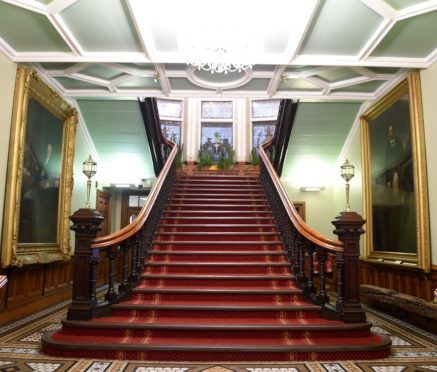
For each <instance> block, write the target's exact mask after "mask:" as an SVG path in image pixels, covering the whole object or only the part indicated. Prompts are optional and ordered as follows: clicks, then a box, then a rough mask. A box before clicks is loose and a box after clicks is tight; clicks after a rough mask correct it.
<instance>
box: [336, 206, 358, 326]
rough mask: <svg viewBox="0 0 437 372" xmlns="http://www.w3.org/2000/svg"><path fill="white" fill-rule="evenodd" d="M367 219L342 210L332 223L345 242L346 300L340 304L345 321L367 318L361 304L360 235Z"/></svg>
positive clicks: (344, 275) (344, 273) (339, 236)
mask: <svg viewBox="0 0 437 372" xmlns="http://www.w3.org/2000/svg"><path fill="white" fill-rule="evenodd" d="M365 222H366V221H365V220H363V218H362V217H361V216H360V215H359V214H357V213H355V212H341V213H340V215H339V216H337V217H336V219H335V220H334V221H332V223H333V224H334V226H335V230H334V233H335V234H337V235H338V238H339V240H340V241H341V242H343V247H344V248H343V254H342V261H343V265H342V266H343V270H342V271H343V273H342V276H343V278H342V281H343V283H344V302H343V304H342V305H341V306H340V309H338V310H340V311H341V313H342V318H343V321H344V322H346V323H360V322H364V321H365V320H366V313H365V311H364V309H363V308H362V307H361V304H360V260H359V256H360V236H361V234H364V230H363V228H362V227H363V225H364V223H365Z"/></svg>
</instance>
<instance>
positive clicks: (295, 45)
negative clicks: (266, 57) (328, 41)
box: [276, 0, 321, 64]
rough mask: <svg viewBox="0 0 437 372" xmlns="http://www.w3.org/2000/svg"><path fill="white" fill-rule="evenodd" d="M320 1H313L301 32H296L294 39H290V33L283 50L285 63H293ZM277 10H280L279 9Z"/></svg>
mask: <svg viewBox="0 0 437 372" xmlns="http://www.w3.org/2000/svg"><path fill="white" fill-rule="evenodd" d="M320 1H321V0H316V1H315V3H314V4H313V8H312V10H311V11H310V14H309V15H308V16H307V22H306V25H305V26H304V27H303V30H302V33H300V34H299V33H297V34H296V38H295V39H291V35H290V40H289V42H288V45H287V50H286V51H285V59H286V60H287V62H286V63H289V64H291V63H293V60H294V58H295V57H296V55H297V54H298V52H299V49H300V47H301V46H302V43H303V41H304V39H305V36H306V33H307V31H308V30H309V28H310V26H311V23H312V21H313V18H314V16H315V15H316V13H317V9H318V8H319V4H320ZM279 11H281V10H279ZM276 63H277V62H276ZM284 64H285V63H284Z"/></svg>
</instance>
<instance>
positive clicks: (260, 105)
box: [252, 99, 281, 118]
mask: <svg viewBox="0 0 437 372" xmlns="http://www.w3.org/2000/svg"><path fill="white" fill-rule="evenodd" d="M280 102H281V101H280V100H278V99H272V100H264V101H252V118H277V117H278V111H279V103H280Z"/></svg>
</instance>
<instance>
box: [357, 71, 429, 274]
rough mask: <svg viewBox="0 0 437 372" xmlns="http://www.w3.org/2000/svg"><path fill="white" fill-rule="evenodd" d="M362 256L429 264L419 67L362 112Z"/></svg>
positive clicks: (403, 263)
mask: <svg viewBox="0 0 437 372" xmlns="http://www.w3.org/2000/svg"><path fill="white" fill-rule="evenodd" d="M361 140H362V146H361V149H362V164H363V190H364V192H363V201H364V208H363V209H364V218H365V219H366V221H367V224H366V234H365V236H364V247H365V259H366V260H368V261H370V262H375V263H380V264H383V265H395V266H402V267H409V268H416V269H420V270H423V271H424V272H429V270H430V254H431V253H430V233H429V211H428V182H427V174H426V158H425V140H424V126H423V114H422V99H421V89H420V74H419V72H413V73H411V74H410V75H409V76H408V77H407V78H406V79H405V80H403V81H402V82H401V83H400V84H399V85H397V86H396V87H395V88H394V89H393V90H392V91H391V92H389V93H388V94H387V95H386V96H384V97H383V98H382V99H381V100H379V101H378V102H377V103H376V104H375V105H373V106H372V107H371V108H370V109H369V110H368V111H367V112H365V113H364V114H363V115H362V116H361Z"/></svg>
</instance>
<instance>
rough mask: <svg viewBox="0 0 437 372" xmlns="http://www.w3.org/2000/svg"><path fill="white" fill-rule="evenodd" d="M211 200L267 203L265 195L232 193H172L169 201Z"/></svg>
mask: <svg viewBox="0 0 437 372" xmlns="http://www.w3.org/2000/svg"><path fill="white" fill-rule="evenodd" d="M205 199H207V200H211V201H219V200H220V201H233V200H238V201H244V200H260V201H262V202H267V198H266V197H265V196H264V194H262V193H260V194H259V195H257V194H231V193H227V194H226V193H225V194H221V193H215V194H214V193H208V194H204V193H189V194H187V193H177V192H174V191H173V192H172V193H171V194H170V197H169V200H196V201H198V200H199V201H200V200H205Z"/></svg>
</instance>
